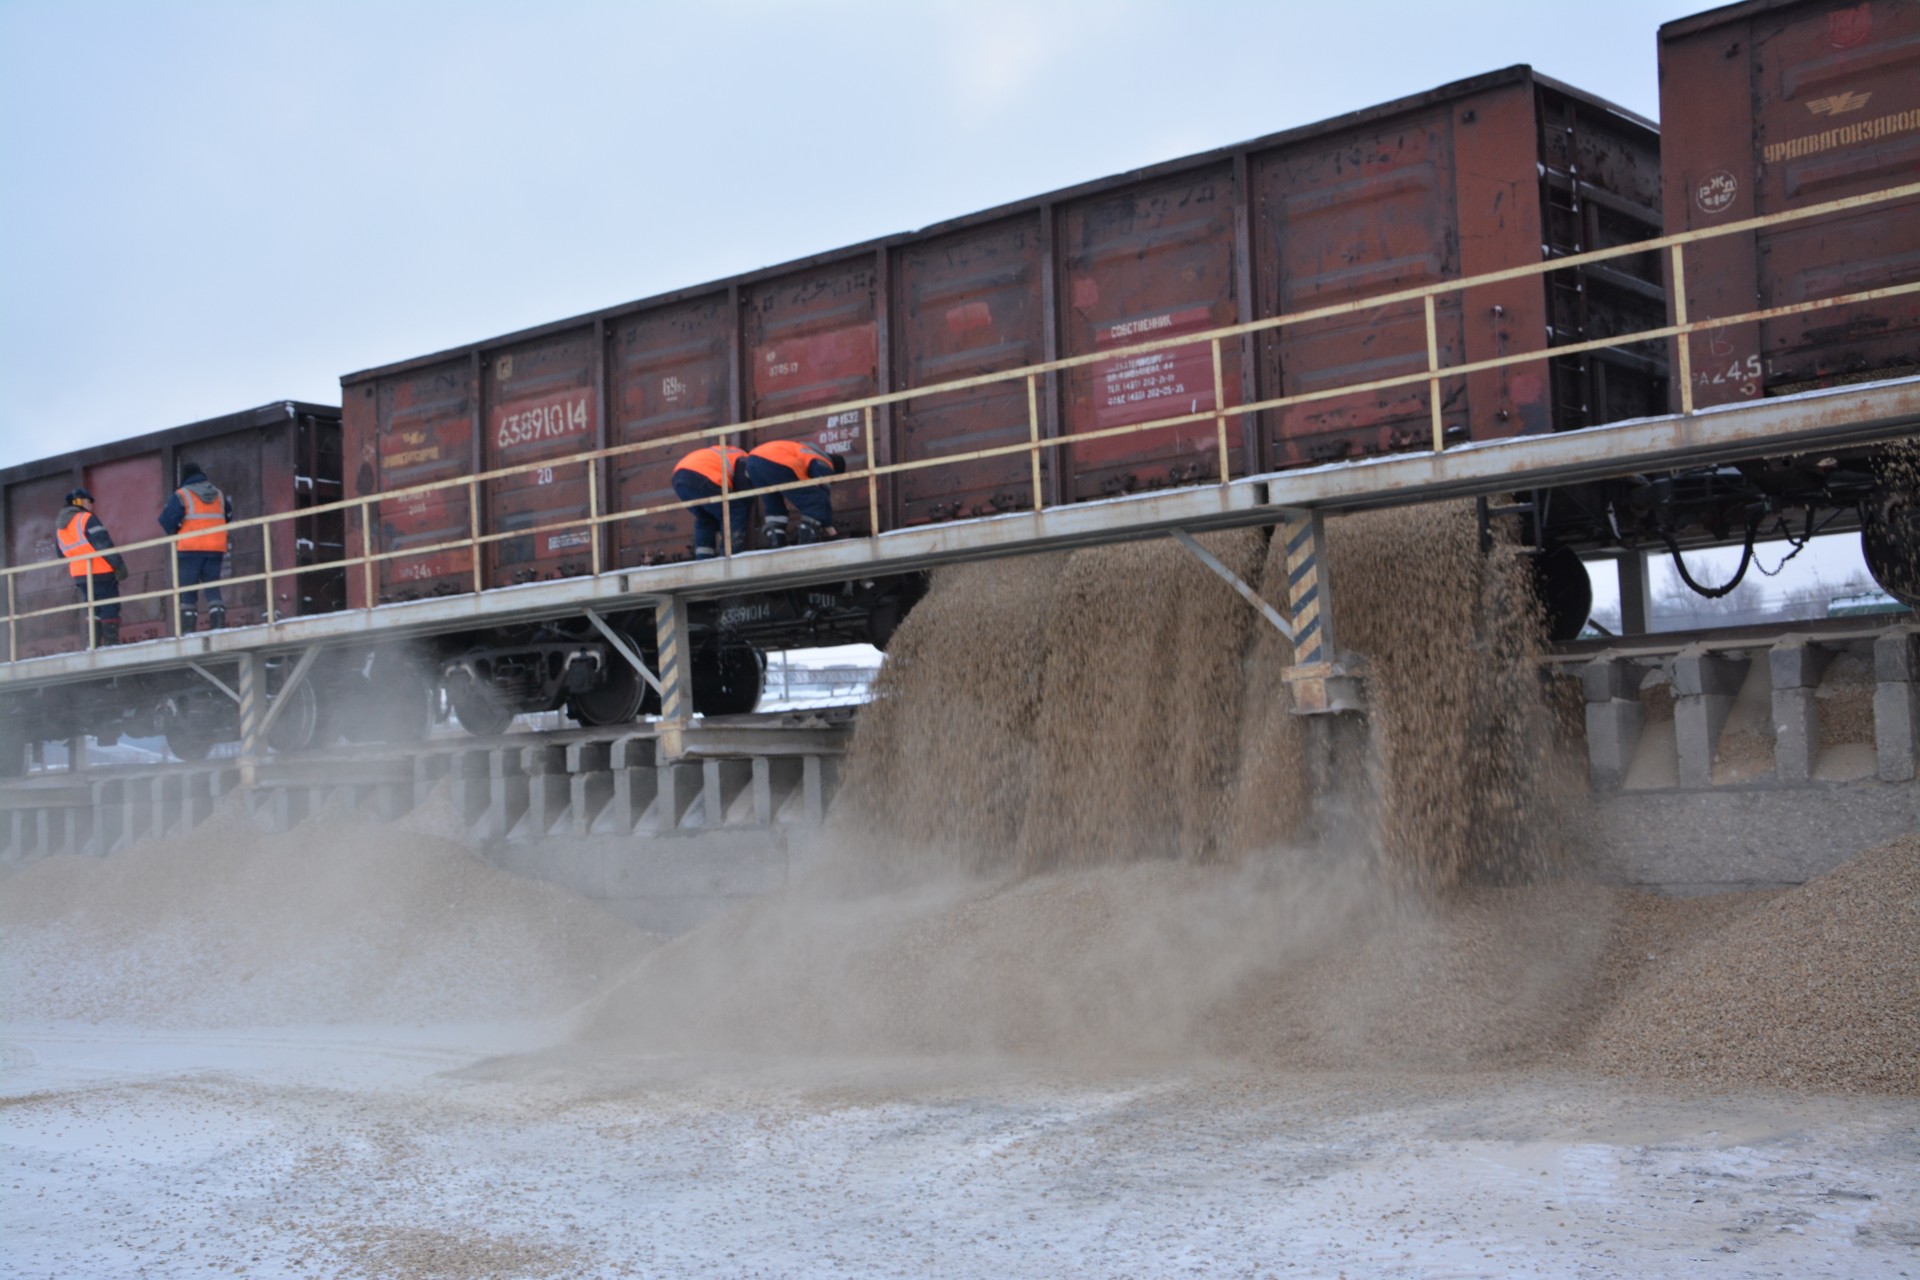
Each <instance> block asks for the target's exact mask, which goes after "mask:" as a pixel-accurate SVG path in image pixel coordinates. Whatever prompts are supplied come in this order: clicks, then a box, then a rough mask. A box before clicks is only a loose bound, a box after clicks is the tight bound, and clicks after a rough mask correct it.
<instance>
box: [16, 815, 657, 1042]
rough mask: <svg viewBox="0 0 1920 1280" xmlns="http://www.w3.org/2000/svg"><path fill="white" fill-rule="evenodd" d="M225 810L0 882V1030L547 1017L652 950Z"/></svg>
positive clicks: (473, 860)
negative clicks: (116, 849)
mask: <svg viewBox="0 0 1920 1280" xmlns="http://www.w3.org/2000/svg"><path fill="white" fill-rule="evenodd" d="M423 819H424V820H423V821H422V822H415V823H411V824H406V825H401V826H394V827H388V826H379V825H374V824H370V823H359V822H354V821H348V820H332V821H328V820H322V821H317V822H309V823H307V824H305V825H303V826H301V827H298V828H296V829H295V830H294V831H292V832H291V833H288V834H285V835H267V834H264V833H262V832H261V831H260V830H259V828H257V827H255V826H253V825H252V824H251V823H250V822H248V821H247V819H246V818H245V816H244V815H243V814H240V813H238V812H228V813H226V814H223V815H216V816H215V817H214V818H213V819H211V820H209V821H208V822H206V823H204V824H202V825H201V826H200V827H199V828H198V829H196V830H195V831H194V832H193V833H192V834H190V835H188V836H184V837H180V838H176V839H172V840H167V841H163V842H157V843H152V844H146V845H139V846H135V847H134V848H131V849H129V850H127V851H125V852H123V853H120V854H117V855H115V856H114V857H111V858H105V859H100V858H83V857H55V858H48V859H45V860H42V861H40V862H36V863H33V864H31V865H29V866H27V867H25V868H22V869H21V870H19V871H18V872H16V873H15V874H13V875H11V876H9V877H7V878H6V879H5V880H4V881H3V882H0V935H3V936H4V943H0V954H4V957H5V966H6V971H7V977H8V980H7V982H6V983H5V986H4V991H3V992H0V1017H3V1018H4V1020H5V1021H7V1022H9V1023H15V1022H22V1021H45V1020H61V1019H74V1020H78V1021H84V1022H95V1023H125V1024H133V1025H140V1026H153V1027H170V1028H198V1027H262V1026H288V1025H307V1024H326V1023H343V1022H372V1023H381V1024H386V1025H418V1024H424V1023H436V1022H455V1021H472V1020H486V1019H511V1018H537V1017H545V1016H552V1015H554V1014H557V1013H560V1012H562V1011H564V1010H566V1009H568V1008H570V1007H572V1006H573V1005H575V1004H577V1003H578V1002H579V1001H580V1000H582V999H584V998H585V997H587V996H588V995H590V994H591V993H592V992H593V991H595V990H596V989H597V988H598V987H599V985H600V983H602V982H603V981H605V980H606V979H608V978H610V977H611V976H612V975H613V974H614V973H616V972H618V971H619V970H620V969H621V968H622V967H623V966H624V965H626V964H629V963H631V962H632V960H633V959H634V957H635V956H636V955H638V954H640V952H641V951H643V950H644V949H645V948H646V947H647V946H649V945H651V942H652V939H650V938H649V937H648V936H647V935H644V934H641V933H640V932H639V931H637V930H635V929H633V928H632V927H631V926H629V925H627V924H625V923H623V922H621V921H619V920H616V919H615V918H613V917H612V916H610V915H608V914H607V913H605V912H604V911H601V910H600V909H599V908H597V907H595V906H593V905H592V904H591V903H587V902H584V901H582V900H580V899H578V898H575V897H574V896H573V895H571V894H568V893H566V892H564V891H562V890H559V889H555V888H552V887H550V886H547V885H542V884H536V883H532V882H529V881H526V880H523V879H521V878H519V877H517V876H513V875H509V874H507V873H506V872H503V871H499V870H497V869H495V868H493V867H490V866H488V865H487V864H486V863H485V862H483V861H482V860H481V859H480V858H479V856H478V855H477V854H475V853H474V852H473V851H472V850H471V849H468V848H466V847H464V846H462V845H460V844H456V843H454V842H453V841H450V840H447V839H445V838H442V837H439V836H436V835H433V834H429V833H428V831H426V830H423V827H424V826H429V825H431V818H429V817H424V815H423Z"/></svg>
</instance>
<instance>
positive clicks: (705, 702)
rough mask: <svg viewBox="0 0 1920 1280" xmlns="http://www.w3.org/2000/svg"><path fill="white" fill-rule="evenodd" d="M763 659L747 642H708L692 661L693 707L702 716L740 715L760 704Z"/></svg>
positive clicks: (763, 676)
mask: <svg viewBox="0 0 1920 1280" xmlns="http://www.w3.org/2000/svg"><path fill="white" fill-rule="evenodd" d="M765 683H766V665H765V659H763V658H762V657H761V656H760V651H759V650H758V649H756V648H754V647H753V646H752V645H750V644H725V645H710V646H708V647H707V648H706V649H703V650H701V651H700V652H699V654H698V656H696V657H695V659H694V663H693V709H694V710H695V711H698V712H699V713H700V714H701V715H703V716H743V715H746V714H747V713H748V712H750V711H752V710H753V709H754V708H755V707H757V706H759V705H760V692H761V689H762V688H763V687H764V685H765Z"/></svg>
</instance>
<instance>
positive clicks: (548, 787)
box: [520, 745, 573, 839]
mask: <svg viewBox="0 0 1920 1280" xmlns="http://www.w3.org/2000/svg"><path fill="white" fill-rule="evenodd" d="M520 768H521V771H522V772H524V773H525V774H526V775H527V816H526V819H525V821H524V822H523V823H522V824H521V825H522V826H523V827H525V831H524V832H523V834H525V835H530V836H533V837H535V838H536V839H537V838H539V837H541V836H544V835H548V834H549V833H551V832H552V831H553V829H554V827H556V826H558V825H559V823H560V821H561V820H562V819H564V818H565V817H566V816H567V805H568V803H569V802H570V801H571V800H572V798H573V788H572V786H571V785H570V784H569V779H568V776H567V749H566V748H565V747H562V746H552V745H547V746H538V747H522V748H521V750H520Z"/></svg>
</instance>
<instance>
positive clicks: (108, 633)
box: [93, 618, 120, 649]
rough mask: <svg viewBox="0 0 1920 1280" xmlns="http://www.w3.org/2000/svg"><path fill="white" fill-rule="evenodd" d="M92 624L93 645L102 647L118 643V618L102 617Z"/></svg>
mask: <svg viewBox="0 0 1920 1280" xmlns="http://www.w3.org/2000/svg"><path fill="white" fill-rule="evenodd" d="M93 626H94V632H93V643H94V647H96V648H100V649H104V648H106V647H107V646H108V645H113V644H119V643H120V619H118V618H102V619H100V620H99V621H98V622H96V623H94V624H93Z"/></svg>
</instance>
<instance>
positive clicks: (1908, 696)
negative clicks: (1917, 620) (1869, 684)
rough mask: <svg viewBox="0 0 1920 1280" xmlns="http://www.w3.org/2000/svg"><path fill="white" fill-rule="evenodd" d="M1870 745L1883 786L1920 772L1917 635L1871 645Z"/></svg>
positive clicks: (1919, 648)
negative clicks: (1871, 738) (1877, 759)
mask: <svg viewBox="0 0 1920 1280" xmlns="http://www.w3.org/2000/svg"><path fill="white" fill-rule="evenodd" d="M1873 675H1874V680H1875V682H1876V683H1875V685H1874V690H1873V745H1874V751H1875V754H1876V755H1877V756H1878V757H1879V773H1880V780H1881V781H1882V782H1905V781H1907V780H1908V779H1910V778H1912V777H1913V776H1914V774H1915V773H1916V772H1920V632H1915V631H1896V632H1894V633H1893V634H1891V635H1884V636H1881V637H1880V638H1879V639H1878V640H1875V641H1874V642H1873Z"/></svg>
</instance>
